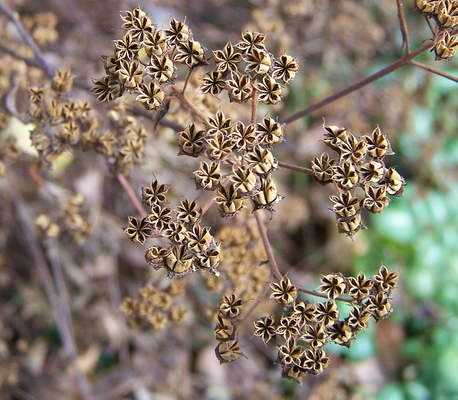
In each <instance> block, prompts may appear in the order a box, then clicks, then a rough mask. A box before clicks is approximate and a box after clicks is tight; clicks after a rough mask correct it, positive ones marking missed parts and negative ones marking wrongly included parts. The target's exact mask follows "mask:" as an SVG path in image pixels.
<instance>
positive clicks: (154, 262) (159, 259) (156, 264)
mask: <svg viewBox="0 0 458 400" xmlns="http://www.w3.org/2000/svg"><path fill="white" fill-rule="evenodd" d="M169 253H170V248H169V247H160V246H151V247H149V248H148V249H147V250H146V252H145V260H146V262H147V263H148V264H149V265H151V266H152V267H153V268H154V269H160V268H162V267H163V266H164V258H165V257H167V256H168V255H169Z"/></svg>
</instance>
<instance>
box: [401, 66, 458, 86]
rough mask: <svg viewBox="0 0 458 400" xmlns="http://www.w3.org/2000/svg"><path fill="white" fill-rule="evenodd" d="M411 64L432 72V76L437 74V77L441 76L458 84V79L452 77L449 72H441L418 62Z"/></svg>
mask: <svg viewBox="0 0 458 400" xmlns="http://www.w3.org/2000/svg"><path fill="white" fill-rule="evenodd" d="M410 64H412V65H414V66H416V67H418V68H421V69H423V70H425V71H428V72H431V73H432V74H435V75H439V76H442V77H443V78H447V79H450V80H451V81H453V82H458V77H456V76H454V75H452V74H449V73H447V72H444V71H440V70H438V69H436V68H434V67H431V66H429V65H426V64H423V63H420V62H417V61H411V62H410Z"/></svg>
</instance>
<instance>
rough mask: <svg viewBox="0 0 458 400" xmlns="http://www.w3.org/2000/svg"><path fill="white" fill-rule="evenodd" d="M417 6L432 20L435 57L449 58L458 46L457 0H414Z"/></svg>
mask: <svg viewBox="0 0 458 400" xmlns="http://www.w3.org/2000/svg"><path fill="white" fill-rule="evenodd" d="M415 4H416V6H417V8H418V9H419V10H420V11H421V12H423V13H424V14H425V15H426V17H427V18H428V19H430V20H432V21H434V23H435V25H436V27H437V31H436V32H435V40H434V42H435V44H434V52H435V53H436V58H437V59H442V60H448V59H451V58H452V57H453V56H454V55H455V53H456V49H457V47H458V33H457V30H456V28H457V27H458V1H457V0H415Z"/></svg>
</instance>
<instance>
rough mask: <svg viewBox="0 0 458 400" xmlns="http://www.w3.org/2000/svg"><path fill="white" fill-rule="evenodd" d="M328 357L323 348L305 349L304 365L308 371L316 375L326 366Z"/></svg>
mask: <svg viewBox="0 0 458 400" xmlns="http://www.w3.org/2000/svg"><path fill="white" fill-rule="evenodd" d="M328 363H329V358H328V356H327V355H326V353H325V352H324V350H323V349H320V348H318V349H307V350H306V351H305V361H304V367H305V368H306V369H307V370H308V372H310V373H312V374H314V375H317V374H319V373H321V372H323V369H324V368H326V367H327V365H328Z"/></svg>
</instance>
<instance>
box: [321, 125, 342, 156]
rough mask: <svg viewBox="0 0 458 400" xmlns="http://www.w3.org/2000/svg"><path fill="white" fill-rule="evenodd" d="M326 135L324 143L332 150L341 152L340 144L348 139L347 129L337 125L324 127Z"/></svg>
mask: <svg viewBox="0 0 458 400" xmlns="http://www.w3.org/2000/svg"><path fill="white" fill-rule="evenodd" d="M323 128H324V129H325V131H326V133H325V135H324V137H323V143H324V144H325V145H326V146H328V147H330V148H331V149H332V150H334V151H337V152H339V144H340V143H341V142H342V141H345V140H346V139H347V137H348V132H347V129H346V128H343V127H338V126H335V125H324V124H323Z"/></svg>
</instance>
